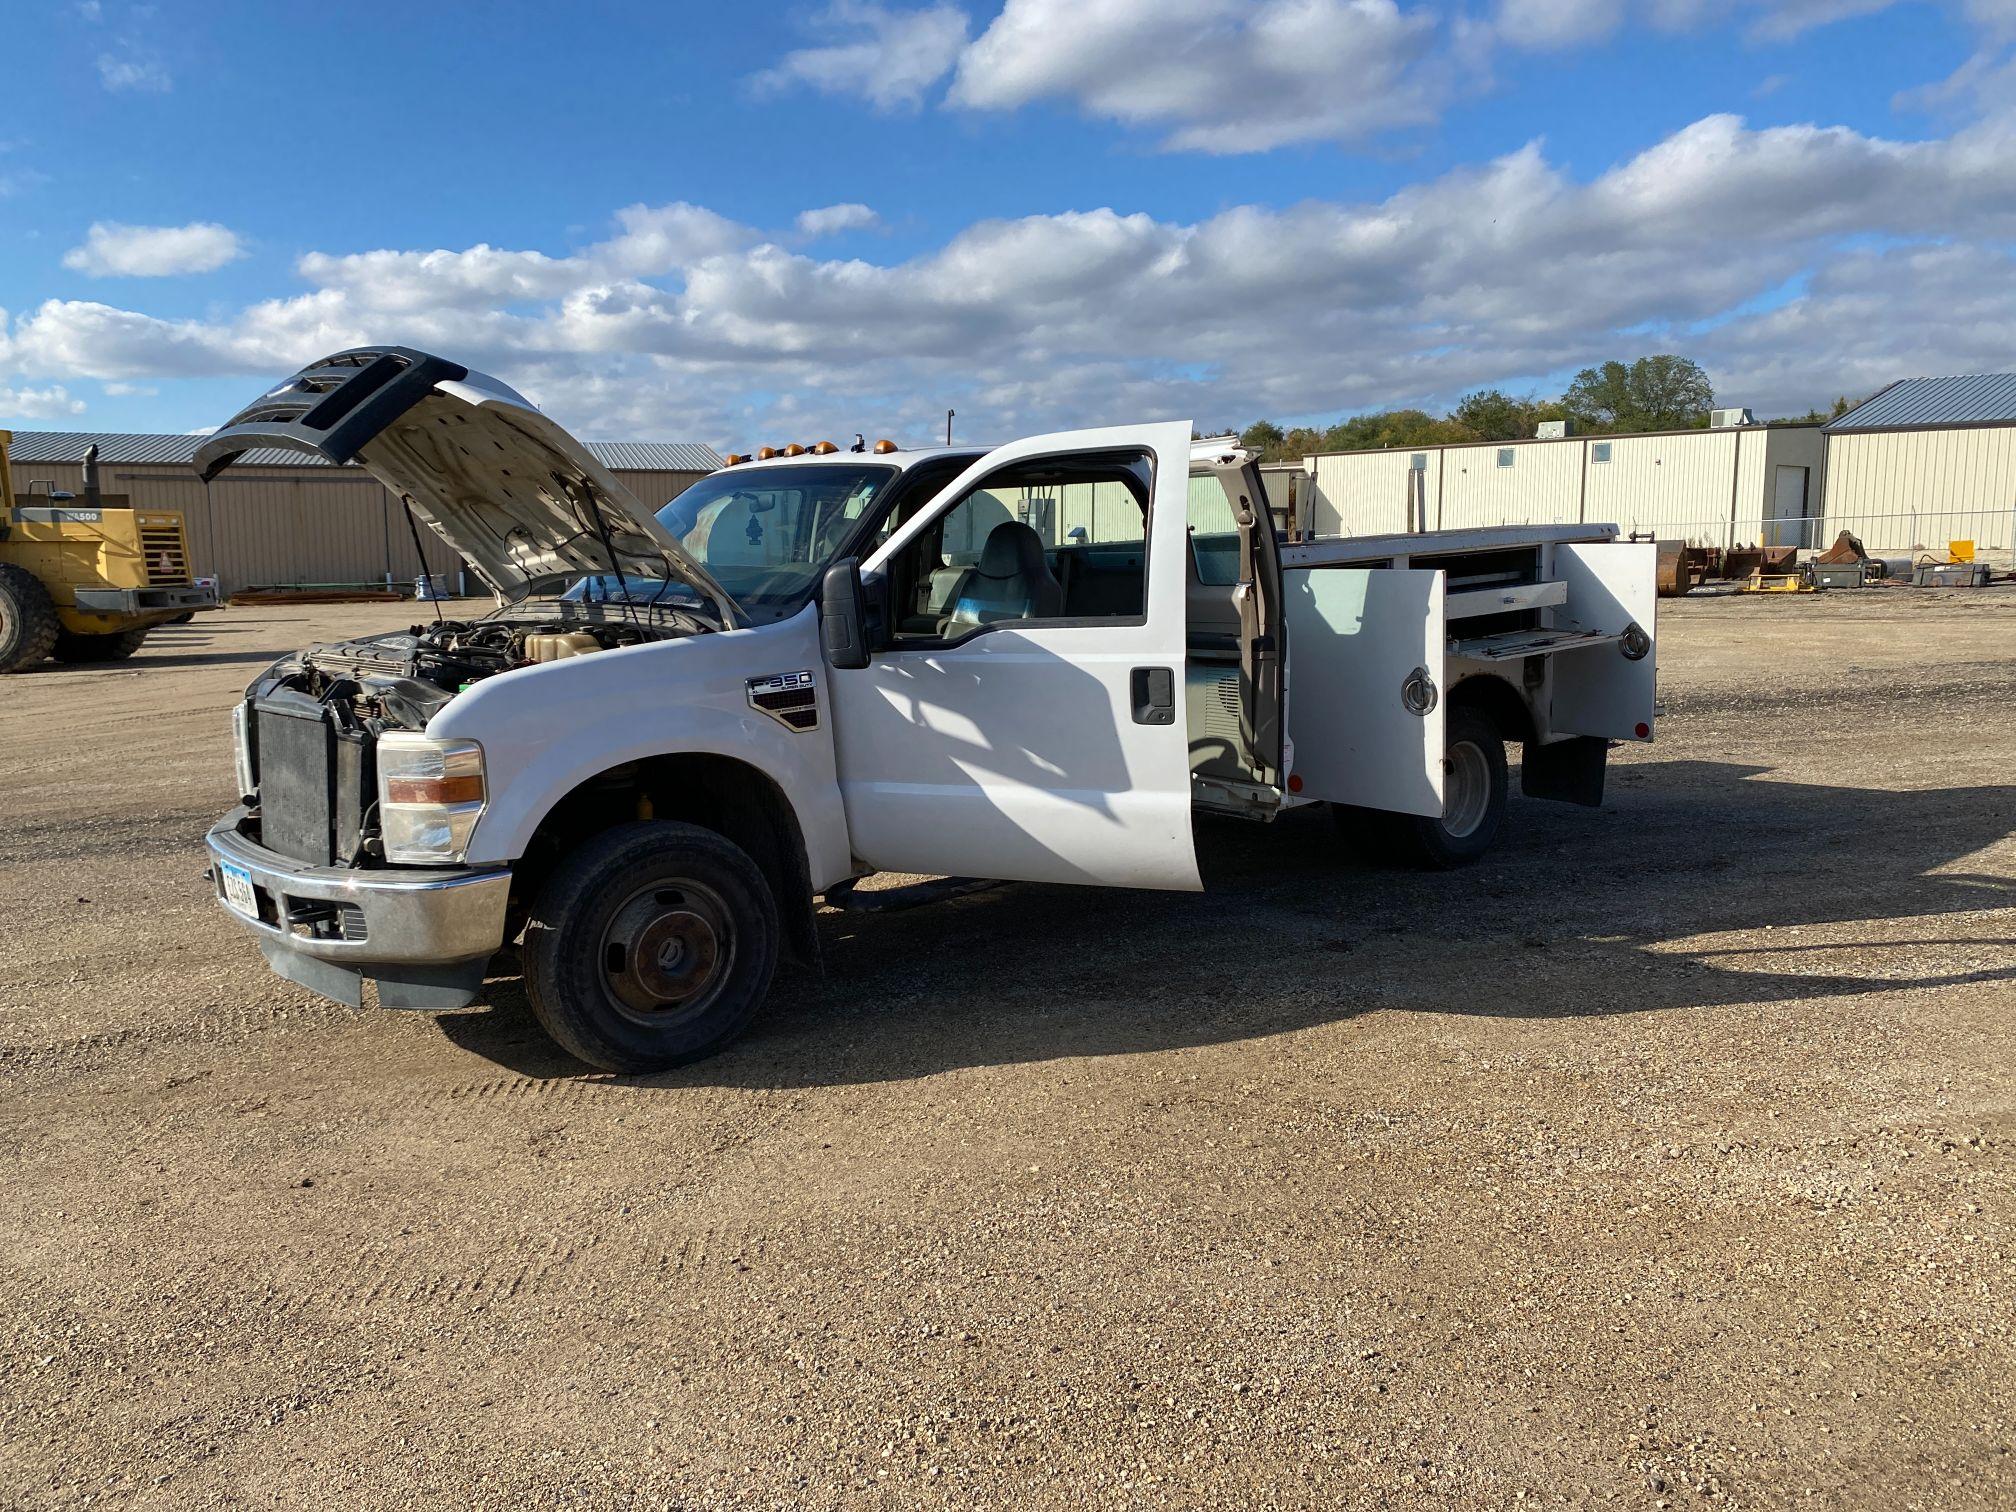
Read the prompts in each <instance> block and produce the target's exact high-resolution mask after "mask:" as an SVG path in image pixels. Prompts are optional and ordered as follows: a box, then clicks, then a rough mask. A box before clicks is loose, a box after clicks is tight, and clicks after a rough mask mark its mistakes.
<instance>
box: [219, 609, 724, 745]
mask: <svg viewBox="0 0 2016 1512" xmlns="http://www.w3.org/2000/svg"><path fill="white" fill-rule="evenodd" d="M682 633H684V631H683V629H682V628H681V627H679V626H677V625H674V624H659V623H646V622H640V621H637V620H631V619H577V618H567V619H481V620H439V621H436V622H434V623H432V624H425V625H414V626H412V627H410V628H409V629H407V630H404V631H400V632H396V633H394V634H391V635H376V636H368V637H365V638H363V639H361V640H350V641H332V642H328V643H326V644H323V645H319V646H309V647H308V648H306V649H305V650H302V651H298V652H295V653H294V654H293V655H292V656H288V657H284V658H282V659H281V660H280V661H278V662H276V663H274V664H273V665H272V666H271V667H269V668H268V669H267V670H266V673H265V674H264V675H263V676H262V677H261V678H259V680H258V681H257V683H256V684H255V685H254V687H253V689H252V690H251V691H252V693H253V695H254V696H255V697H258V696H262V695H264V694H267V693H271V692H276V691H279V690H282V689H285V690H288V691H291V692H295V693H303V694H306V695H308V696H309V697H311V698H313V699H315V700H316V701H317V702H319V703H322V704H323V705H325V706H327V707H328V708H330V709H331V710H333V711H335V713H336V720H337V724H338V726H339V727H340V728H350V729H362V730H366V731H369V732H370V733H372V734H377V733H379V732H380V731H382V730H422V729H425V728H426V726H427V721H428V720H429V719H431V718H433V716H434V715H435V713H436V712H437V711H439V709H440V708H441V706H442V705H443V704H445V703H447V702H448V701H449V700H450V699H451V698H453V697H454V696H455V695H456V694H457V693H459V692H461V691H462V690H463V689H465V688H467V687H469V686H471V685H472V684H474V683H478V682H481V681H482V680H483V679H484V678H487V677H495V676H497V675H498V674H499V673H503V672H510V671H514V670H516V669H517V668H519V667H530V666H536V665H538V664H540V663H542V662H549V661H559V660H561V659H563V658H565V657H570V656H585V655H589V654H592V653H594V652H596V651H608V650H613V649H615V648H617V647H619V646H636V645H642V644H644V643H646V642H648V641H658V640H669V639H672V638H674V637H676V636H678V635H680V634H682Z"/></svg>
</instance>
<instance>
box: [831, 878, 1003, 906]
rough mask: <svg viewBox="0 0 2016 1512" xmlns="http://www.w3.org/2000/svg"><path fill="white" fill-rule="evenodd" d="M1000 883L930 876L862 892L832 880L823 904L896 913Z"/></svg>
mask: <svg viewBox="0 0 2016 1512" xmlns="http://www.w3.org/2000/svg"><path fill="white" fill-rule="evenodd" d="M857 880H858V879H857ZM1000 885H1001V884H1000V882H998V881H996V880H994V879H992V878H988V877H933V878H931V879H930V880H929V881H926V882H912V883H910V884H909V885H908V886H907V887H881V888H876V889H874V890H873V891H870V892H862V891H860V890H859V889H858V888H857V887H856V886H855V884H854V882H852V881H848V882H836V883H834V884H833V886H831V887H829V888H827V889H826V892H825V901H826V905H827V907H829V908H837V909H840V910H841V911H842V912H843V913H900V912H901V911H903V910H904V909H906V908H922V907H924V906H925V905H926V904H927V903H943V902H945V901H946V900H947V899H949V898H963V897H966V896H967V895H968V894H969V893H977V892H985V891H987V889H988V888H990V887H999V886H1000Z"/></svg>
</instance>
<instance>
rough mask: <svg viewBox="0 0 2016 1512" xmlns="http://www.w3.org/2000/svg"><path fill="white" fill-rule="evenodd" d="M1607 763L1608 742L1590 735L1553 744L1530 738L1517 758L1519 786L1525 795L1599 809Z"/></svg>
mask: <svg viewBox="0 0 2016 1512" xmlns="http://www.w3.org/2000/svg"><path fill="white" fill-rule="evenodd" d="M1609 763H1610V742H1609V741H1607V740H1599V739H1597V738H1596V737H1595V736H1593V735H1578V736H1577V737H1576V738H1575V739H1573V740H1557V741H1555V742H1554V744H1552V745H1541V744H1540V743H1539V742H1538V741H1532V740H1529V741H1527V742H1526V747H1525V751H1524V754H1523V755H1522V756H1521V757H1520V760H1519V786H1520V789H1521V790H1522V791H1523V792H1524V793H1525V794H1526V796H1527V797H1528V798H1551V799H1554V800H1556V801H1557V802H1560V803H1579V804H1581V805H1582V806H1583V807H1584V808H1601V807H1602V806H1603V773H1604V771H1605V770H1606V769H1607V767H1608V766H1609Z"/></svg>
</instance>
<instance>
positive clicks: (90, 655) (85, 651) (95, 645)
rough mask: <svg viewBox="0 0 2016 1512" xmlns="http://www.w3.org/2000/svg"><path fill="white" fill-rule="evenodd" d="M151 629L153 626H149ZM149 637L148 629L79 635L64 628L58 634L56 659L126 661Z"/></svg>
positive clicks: (64, 660)
mask: <svg viewBox="0 0 2016 1512" xmlns="http://www.w3.org/2000/svg"><path fill="white" fill-rule="evenodd" d="M148 628H149V629H151V628H152V627H151V626H149V627H148ZM146 639H147V630H144V629H143V630H114V631H113V632H112V633H111V634H110V635H77V634H73V633H72V632H71V631H68V630H64V631H61V632H59V633H58V634H57V636H56V652H55V655H56V660H58V661H60V662H115V661H124V660H126V658H127V657H129V656H131V655H132V654H133V653H134V652H135V651H138V650H139V649H140V647H141V645H142V644H143V643H144V642H145V641H146Z"/></svg>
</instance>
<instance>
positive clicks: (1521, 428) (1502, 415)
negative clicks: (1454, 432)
mask: <svg viewBox="0 0 2016 1512" xmlns="http://www.w3.org/2000/svg"><path fill="white" fill-rule="evenodd" d="M1449 418H1450V419H1451V420H1453V421H1455V422H1456V423H1457V424H1458V425H1460V426H1462V427H1463V429H1465V430H1466V431H1468V432H1470V434H1471V436H1472V437H1473V438H1474V439H1476V440H1478V441H1524V440H1526V439H1528V438H1529V437H1531V436H1532V434H1533V432H1534V430H1535V428H1536V427H1537V426H1538V425H1539V423H1540V403H1539V401H1538V400H1536V399H1535V398H1533V397H1532V395H1530V394H1529V395H1527V396H1526V397H1525V398H1523V399H1515V398H1513V397H1512V395H1510V394H1508V393H1506V392H1504V390H1502V389H1479V390H1478V391H1477V392H1476V393H1474V394H1465V395H1464V396H1463V397H1462V398H1461V399H1459V400H1458V401H1457V402H1456V408H1455V409H1453V410H1451V411H1450V412H1449Z"/></svg>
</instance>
